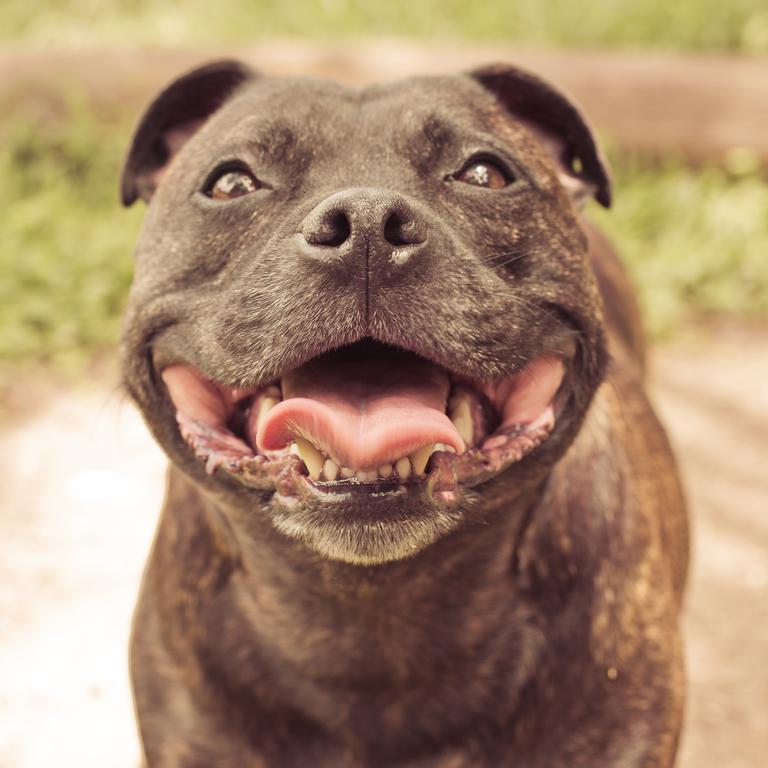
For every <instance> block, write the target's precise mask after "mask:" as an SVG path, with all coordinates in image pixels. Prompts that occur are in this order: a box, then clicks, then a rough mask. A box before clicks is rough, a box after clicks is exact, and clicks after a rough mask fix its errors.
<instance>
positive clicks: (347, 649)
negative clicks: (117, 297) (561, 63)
mask: <svg viewBox="0 0 768 768" xmlns="http://www.w3.org/2000/svg"><path fill="white" fill-rule="evenodd" d="M121 193H122V200H123V202H124V204H126V205H130V204H131V203H133V202H134V201H136V200H138V199H139V198H141V199H143V200H145V201H146V202H147V203H148V208H147V214H146V219H145V223H144V227H143V230H142V232H141V235H140V238H139V242H138V246H137V249H136V261H135V278H134V283H133V287H132V291H131V295H130V298H129V302H128V309H127V312H126V319H125V325H124V333H123V344H122V360H123V364H122V368H123V374H124V381H125V386H126V388H127V390H128V392H129V393H130V395H131V397H132V399H133V400H134V401H135V403H136V404H137V405H138V407H139V408H140V410H141V411H142V413H143V415H144V417H145V419H146V422H147V424H148V426H149V428H150V429H151V431H152V432H153V434H154V436H155V438H156V439H157V441H158V442H159V443H160V445H161V446H162V448H163V449H164V451H165V452H166V453H167V455H168V457H169V459H170V469H169V472H168V479H167V495H166V499H165V503H164V508H163V511H162V515H161V519H160V522H159V526H158V531H157V534H156V538H155V541H154V544H153V548H152V553H151V556H150V559H149V563H148V566H147V569H146V571H145V575H144V580H143V584H142V588H141V595H140V599H139V603H138V606H137V609H136V613H135V617H134V625H133V632H132V641H131V654H130V669H131V678H132V685H133V693H134V700H135V706H136V713H137V718H138V724H139V731H140V736H141V741H142V745H143V754H144V760H145V762H146V765H147V766H149V768H204V767H205V768H210V767H211V766H216V767H217V768H228V767H231V768H234V767H235V766H237V768H245V767H246V766H247V767H249V768H250V767H254V768H255V767H256V766H258V767H261V766H278V767H280V768H293V767H296V768H309V767H312V768H331V767H332V768H358V767H360V768H362V767H366V768H367V767H373V766H377V767H378V766H408V767H409V768H428V767H429V768H432V767H437V766H441V767H442V768H465V767H466V768H469V767H470V766H471V767H472V768H480V767H489V768H490V767H494V768H498V767H499V766H514V767H515V768H545V767H546V768H566V767H567V768H578V767H584V768H608V767H609V766H610V768H618V767H619V766H620V767H621V768H633V767H635V766H637V768H640V767H641V766H644V767H647V766H654V767H656V768H668V767H669V766H672V765H673V764H674V760H675V753H676V749H677V743H678V738H679V733H680V728H681V720H682V712H683V704H684V667H683V655H682V648H681V636H680V628H679V614H680V609H681V603H682V599H683V593H684V587H685V580H686V568H687V559H688V532H687V523H686V512H685V505H684V499H683V494H682V491H681V488H680V483H679V480H678V475H677V472H676V469H675V463H674V460H673V456H672V453H671V451H670V447H669V444H668V441H667V438H666V436H665V433H664V431H663V429H662V427H661V426H660V425H659V422H658V421H657V419H656V417H655V415H654V412H653V410H652V408H651V406H650V405H649V402H648V400H647V398H646V395H645V393H644V369H645V363H644V342H643V337H642V331H641V325H640V320H639V315H638V312H637V305H636V302H635V299H634V297H633V294H632V291H631V288H630V285H629V283H628V281H627V278H626V276H625V273H624V271H623V269H622V267H621V265H620V262H619V261H618V259H617V257H616V256H615V255H614V253H613V251H612V250H611V248H610V246H609V245H608V243H607V242H606V241H605V239H604V238H603V237H602V236H601V235H600V233H599V232H598V231H597V230H596V229H594V228H593V227H592V226H591V225H590V224H589V223H588V222H587V221H586V219H585V218H584V217H583V216H582V214H581V208H582V206H583V204H584V202H585V201H586V200H588V199H590V198H595V199H596V200H597V201H598V202H599V203H601V204H602V205H604V206H608V205H609V204H610V201H611V183H610V178H609V174H608V171H607V169H606V165H605V162H604V160H603V158H602V156H601V154H600V151H599V150H598V148H597V146H596V143H595V139H594V136H593V133H592V131H591V129H590V127H589V125H588V123H587V122H586V120H585V118H584V117H583V116H582V115H581V113H580V112H579V110H578V109H577V107H576V106H575V105H574V104H573V103H572V102H571V101H570V100H568V99H567V98H566V97H565V96H564V95H563V94H562V93H560V92H559V91H558V90H556V89H555V88H554V87H553V86H551V85H550V84H548V83H546V82H544V81H543V80H541V79H539V78H538V77H537V76H534V75H533V74H530V73H527V72H524V71H521V70H520V69H517V68H515V67H513V66H507V65H493V66H488V67H484V68H481V69H477V70H475V71H472V72H470V73H467V74H462V75H458V76H450V77H448V76H446V77H418V78H413V79H409V80H404V81H401V82H395V83H388V84H378V85H373V86H370V87H367V88H365V89H362V90H355V89H350V88H347V87H344V86H341V85H338V84H335V83H331V82H322V81H314V80H310V79H306V80H305V79H281V78H274V77H266V76H261V75H259V74H257V73H256V72H254V71H252V70H250V69H249V68H248V67H247V66H245V65H244V64H242V63H239V62H236V61H218V62H213V63H211V64H208V65H206V66H203V67H200V68H198V69H195V70H194V71H192V72H189V73H187V74H185V75H183V76H182V77H180V78H179V79H177V80H175V81H174V82H172V83H171V84H170V85H168V86H167V87H166V88H165V90H163V91H162V92H161V93H160V94H159V95H158V96H157V97H156V98H155V99H154V101H153V102H152V103H151V105H150V106H149V107H148V109H147V111H146V113H145V114H144V116H143V118H142V119H141V121H140V122H139V125H138V127H137V129H136V131H135V135H134V138H133V141H132V144H131V146H130V149H129V151H128V153H127V157H126V160H125V164H124V168H123V173H122V182H121Z"/></svg>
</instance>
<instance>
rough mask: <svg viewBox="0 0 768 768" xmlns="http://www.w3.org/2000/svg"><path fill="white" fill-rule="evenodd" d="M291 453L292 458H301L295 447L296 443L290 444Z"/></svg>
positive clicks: (297, 447)
mask: <svg viewBox="0 0 768 768" xmlns="http://www.w3.org/2000/svg"><path fill="white" fill-rule="evenodd" d="M291 453H292V454H293V455H294V456H298V457H299V458H301V453H300V451H299V446H298V445H296V443H291Z"/></svg>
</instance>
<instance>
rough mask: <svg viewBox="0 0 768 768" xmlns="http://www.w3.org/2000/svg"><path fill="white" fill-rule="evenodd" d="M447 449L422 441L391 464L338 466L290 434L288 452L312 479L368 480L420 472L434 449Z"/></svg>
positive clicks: (307, 443)
mask: <svg viewBox="0 0 768 768" xmlns="http://www.w3.org/2000/svg"><path fill="white" fill-rule="evenodd" d="M445 450H450V449H449V447H448V446H445V445H442V444H441V443H438V444H436V445H425V446H423V447H422V448H419V449H418V450H417V451H414V452H413V454H411V455H410V456H403V457H401V458H400V459H398V460H397V461H396V462H395V463H394V464H382V465H381V466H380V467H378V468H375V469H358V470H355V469H350V468H349V467H342V466H340V465H339V464H338V463H337V462H335V461H334V460H333V459H330V458H327V457H326V456H324V455H323V454H322V453H321V452H320V451H319V450H318V449H317V448H316V447H315V446H314V445H313V444H312V443H310V442H309V441H308V440H305V439H304V438H301V437H296V438H294V442H293V443H291V448H290V452H291V453H292V454H294V455H295V456H298V457H299V458H300V459H301V460H302V461H303V462H304V465H305V466H306V468H307V472H308V473H309V476H310V477H311V478H312V479H313V480H323V481H325V482H329V483H333V482H336V481H337V480H352V479H354V480H357V481H358V482H361V483H372V482H374V481H375V480H379V479H381V480H390V479H392V478H393V477H394V478H396V479H398V480H401V481H404V480H407V479H408V478H409V477H411V476H412V475H413V476H416V477H419V476H423V475H424V471H425V469H426V466H427V463H428V462H429V458H430V456H431V455H432V454H433V453H435V452H436V451H445Z"/></svg>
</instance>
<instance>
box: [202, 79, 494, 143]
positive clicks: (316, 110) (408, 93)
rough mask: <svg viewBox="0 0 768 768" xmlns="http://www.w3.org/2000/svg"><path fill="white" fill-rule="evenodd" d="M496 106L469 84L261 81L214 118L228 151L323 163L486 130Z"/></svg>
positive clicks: (447, 81)
mask: <svg viewBox="0 0 768 768" xmlns="http://www.w3.org/2000/svg"><path fill="white" fill-rule="evenodd" d="M493 104H494V100H493V98H492V97H491V96H490V95H489V94H487V92H485V91H484V90H483V89H482V87H481V86H479V85H478V84H477V83H475V82H474V81H473V80H471V79H470V78H468V77H431V78H414V79H411V80H403V81H399V82H396V83H391V84H385V85H375V86H370V87H368V88H365V89H360V90H358V89H353V88H347V87H344V86H342V85H338V84H336V83H330V82H322V81H311V80H290V79H263V80H257V81H256V82H254V83H252V84H250V85H249V86H248V87H247V88H246V89H245V90H243V91H242V92H241V93H239V94H238V95H237V96H236V97H235V98H234V99H233V100H232V102H231V103H230V104H228V105H227V106H226V107H225V109H223V110H222V111H221V112H220V113H219V114H218V115H217V116H216V117H215V118H214V119H215V121H216V123H217V124H218V125H219V126H227V130H226V131H224V132H223V134H222V132H221V131H219V135H220V136H222V137H223V139H224V140H225V141H226V142H228V143H231V144H239V143H242V142H247V143H248V144H253V145H256V146H257V147H258V148H259V149H261V150H262V151H264V152H266V153H268V154H270V155H272V156H275V155H280V154H282V153H284V152H290V151H291V150H292V149H295V148H297V147H304V148H311V149H313V150H314V151H315V152H316V153H317V155H318V156H328V155H336V154H339V153H341V154H349V153H356V152H358V151H361V150H362V151H364V152H365V153H367V154H368V155H369V156H370V152H371V151H376V150H379V151H386V150H387V149H394V150H395V151H397V150H400V151H407V148H408V147H411V146H417V147H421V148H422V149H425V148H426V147H427V146H429V145H439V144H444V143H449V142H450V141H451V140H458V139H461V138H462V137H463V136H466V135H468V134H471V133H473V132H477V131H483V130H485V129H487V119H486V118H487V115H488V113H489V111H490V110H491V109H493Z"/></svg>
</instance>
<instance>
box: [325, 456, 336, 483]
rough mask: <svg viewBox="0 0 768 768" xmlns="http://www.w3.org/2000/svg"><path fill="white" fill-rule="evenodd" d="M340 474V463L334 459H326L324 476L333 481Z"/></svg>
mask: <svg viewBox="0 0 768 768" xmlns="http://www.w3.org/2000/svg"><path fill="white" fill-rule="evenodd" d="M338 476H339V465H338V464H337V463H336V462H335V461H333V460H332V459H326V460H325V464H323V477H324V478H325V479H326V480H330V481H331V482H333V481H334V480H335V479H336V478H337V477H338Z"/></svg>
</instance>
